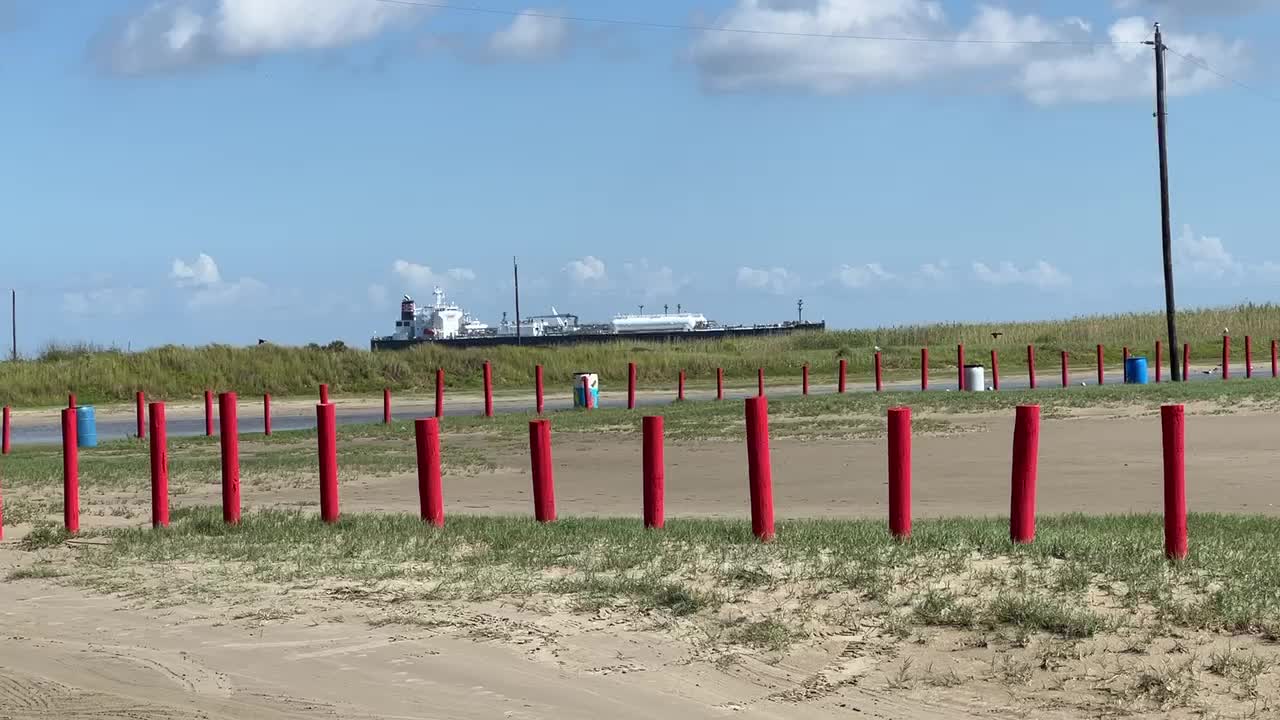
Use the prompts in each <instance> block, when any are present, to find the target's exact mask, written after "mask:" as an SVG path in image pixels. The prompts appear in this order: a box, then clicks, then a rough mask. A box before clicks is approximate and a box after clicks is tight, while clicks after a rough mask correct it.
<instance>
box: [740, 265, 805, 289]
mask: <svg viewBox="0 0 1280 720" xmlns="http://www.w3.org/2000/svg"><path fill="white" fill-rule="evenodd" d="M795 282H796V277H795V275H793V274H792V273H791V272H790V271H789V270H787V269H786V268H780V267H775V268H768V269H756V268H750V267H740V268H738V277H737V286H738V287H739V288H741V289H743V290H761V291H764V292H770V293H773V294H774V295H783V294H785V293H786V292H787V291H788V290H790V289H791V288H792V287H793V286H794V285H795Z"/></svg>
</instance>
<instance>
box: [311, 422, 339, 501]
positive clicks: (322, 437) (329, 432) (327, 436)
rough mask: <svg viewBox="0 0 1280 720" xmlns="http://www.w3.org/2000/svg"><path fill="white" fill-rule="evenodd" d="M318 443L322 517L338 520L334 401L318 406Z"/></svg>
mask: <svg viewBox="0 0 1280 720" xmlns="http://www.w3.org/2000/svg"><path fill="white" fill-rule="evenodd" d="M316 445H317V446H318V447H317V449H318V450H319V454H320V519H321V520H323V521H325V522H327V523H336V522H338V423H337V418H336V417H335V416H334V412H333V403H322V404H320V405H317V406H316Z"/></svg>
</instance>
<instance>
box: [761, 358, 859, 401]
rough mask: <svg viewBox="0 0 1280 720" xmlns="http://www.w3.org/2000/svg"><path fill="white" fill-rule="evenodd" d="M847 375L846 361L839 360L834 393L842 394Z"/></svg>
mask: <svg viewBox="0 0 1280 720" xmlns="http://www.w3.org/2000/svg"><path fill="white" fill-rule="evenodd" d="M848 374H849V361H848V360H846V359H845V358H840V374H839V378H838V379H837V380H836V392H839V393H843V392H844V390H845V378H846V377H847V376H848ZM762 394H763V393H762Z"/></svg>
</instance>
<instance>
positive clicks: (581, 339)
mask: <svg viewBox="0 0 1280 720" xmlns="http://www.w3.org/2000/svg"><path fill="white" fill-rule="evenodd" d="M826 329H827V324H826V323H825V322H816V323H791V324H787V325H758V326H751V327H747V326H744V327H724V328H708V329H706V330H656V331H649V332H629V333H607V332H601V333H590V332H583V333H570V334H566V335H543V336H541V337H523V338H518V337H516V336H514V335H481V336H476V337H458V338H451V339H449V340H425V339H415V340H397V339H395V338H374V339H373V340H371V341H369V349H370V350H407V349H409V348H414V347H418V346H419V345H437V346H440V347H449V348H485V347H499V346H505V345H530V346H535V347H555V346H561V345H590V344H602V343H611V342H669V343H677V342H698V341H709V340H726V339H730V338H742V337H765V336H769V335H790V334H792V333H797V332H822V331H824V330H826Z"/></svg>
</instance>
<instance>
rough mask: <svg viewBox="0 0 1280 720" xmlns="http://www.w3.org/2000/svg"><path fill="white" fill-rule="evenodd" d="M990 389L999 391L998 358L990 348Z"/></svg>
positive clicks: (994, 350) (993, 349)
mask: <svg viewBox="0 0 1280 720" xmlns="http://www.w3.org/2000/svg"><path fill="white" fill-rule="evenodd" d="M991 389H992V390H999V389H1000V358H999V357H998V356H997V355H996V349H995V348H991Z"/></svg>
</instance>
